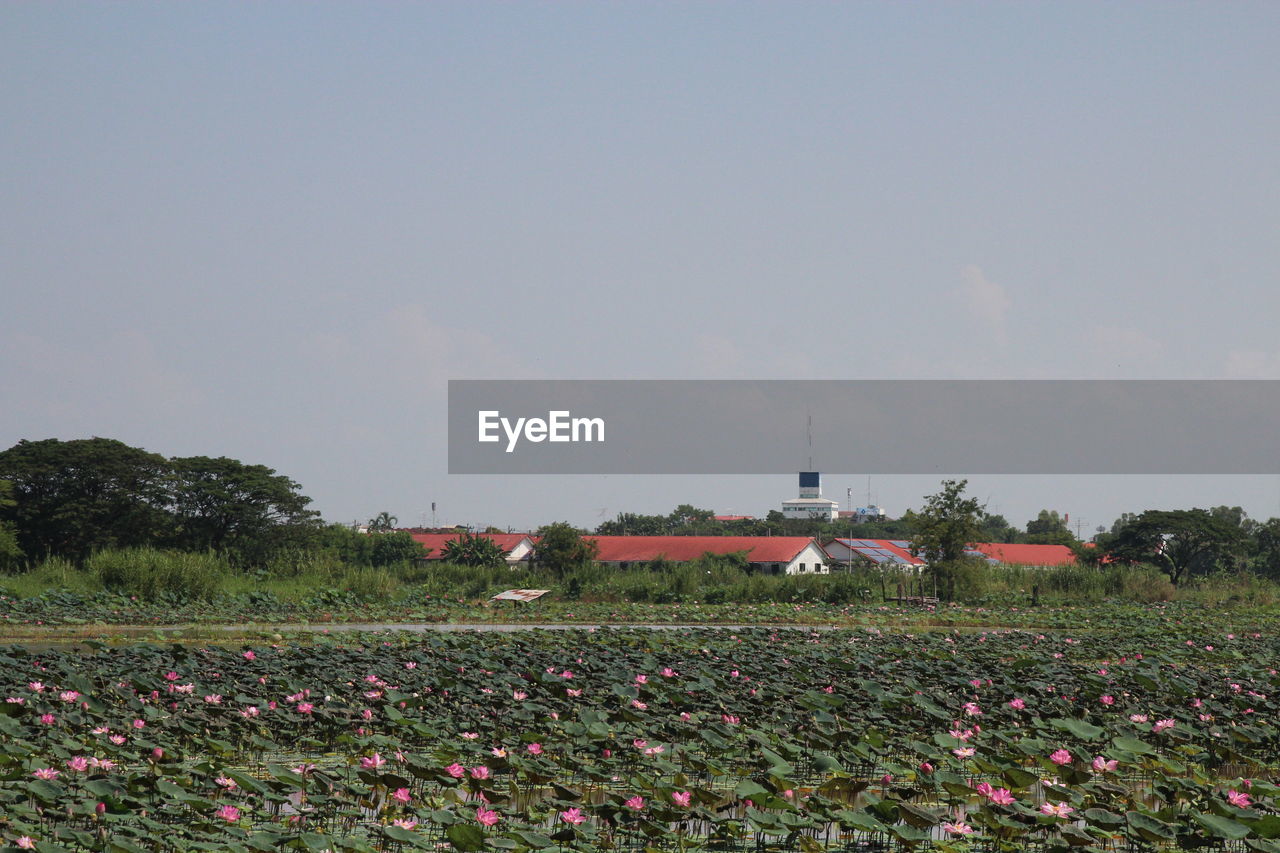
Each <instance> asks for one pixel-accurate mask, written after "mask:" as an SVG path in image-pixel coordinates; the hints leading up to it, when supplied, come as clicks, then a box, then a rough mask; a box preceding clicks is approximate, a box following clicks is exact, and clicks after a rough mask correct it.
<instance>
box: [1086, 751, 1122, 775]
mask: <svg viewBox="0 0 1280 853" xmlns="http://www.w3.org/2000/svg"><path fill="white" fill-rule="evenodd" d="M1089 766H1090V767H1092V768H1093V770H1094V772H1095V773H1113V772H1115V769H1116V768H1117V767H1118V766H1120V762H1118V761H1116V760H1115V759H1112V760H1110V761H1108V760H1107V759H1105V758H1103V757H1102V756H1101V755H1097V756H1094V759H1093V763H1092V764H1090V765H1089Z"/></svg>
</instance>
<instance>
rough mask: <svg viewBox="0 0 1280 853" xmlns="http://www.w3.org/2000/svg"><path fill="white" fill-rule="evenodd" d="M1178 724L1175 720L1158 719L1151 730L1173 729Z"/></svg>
mask: <svg viewBox="0 0 1280 853" xmlns="http://www.w3.org/2000/svg"><path fill="white" fill-rule="evenodd" d="M1176 725H1177V722H1175V721H1174V720H1156V723H1155V725H1154V726H1152V727H1151V731H1153V732H1162V731H1164V730H1165V729H1171V728H1173V727H1174V726H1176Z"/></svg>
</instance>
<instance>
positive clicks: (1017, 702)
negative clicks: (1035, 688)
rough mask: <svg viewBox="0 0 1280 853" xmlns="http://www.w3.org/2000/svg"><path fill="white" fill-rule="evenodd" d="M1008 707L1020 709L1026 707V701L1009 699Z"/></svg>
mask: <svg viewBox="0 0 1280 853" xmlns="http://www.w3.org/2000/svg"><path fill="white" fill-rule="evenodd" d="M1009 707H1010V708H1014V709H1016V710H1018V711H1021V710H1022V709H1023V708H1025V707H1027V703H1026V702H1025V701H1023V700H1022V699H1011V700H1010V701H1009Z"/></svg>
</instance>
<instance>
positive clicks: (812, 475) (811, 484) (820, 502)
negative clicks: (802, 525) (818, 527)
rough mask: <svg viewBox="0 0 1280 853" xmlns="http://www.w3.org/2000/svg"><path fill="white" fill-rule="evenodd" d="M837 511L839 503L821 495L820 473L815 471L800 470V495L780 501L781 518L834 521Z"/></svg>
mask: <svg viewBox="0 0 1280 853" xmlns="http://www.w3.org/2000/svg"><path fill="white" fill-rule="evenodd" d="M839 512H840V504H838V503H836V502H835V501H832V500H827V499H826V498H824V497H823V496H822V474H820V473H819V472H817V471H801V472H800V496H799V497H795V498H791V499H790V500H785V501H783V502H782V517H783V518H799V519H804V520H809V519H814V518H817V519H821V520H823V521H835V520H836V518H837V517H838V514H839Z"/></svg>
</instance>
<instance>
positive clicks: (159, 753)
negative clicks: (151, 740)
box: [151, 746, 164, 761]
mask: <svg viewBox="0 0 1280 853" xmlns="http://www.w3.org/2000/svg"><path fill="white" fill-rule="evenodd" d="M151 757H152V759H154V760H156V761H159V760H160V759H162V758H164V750H163V749H161V748H160V747H158V746H157V747H156V748H155V749H153V750H151Z"/></svg>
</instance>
